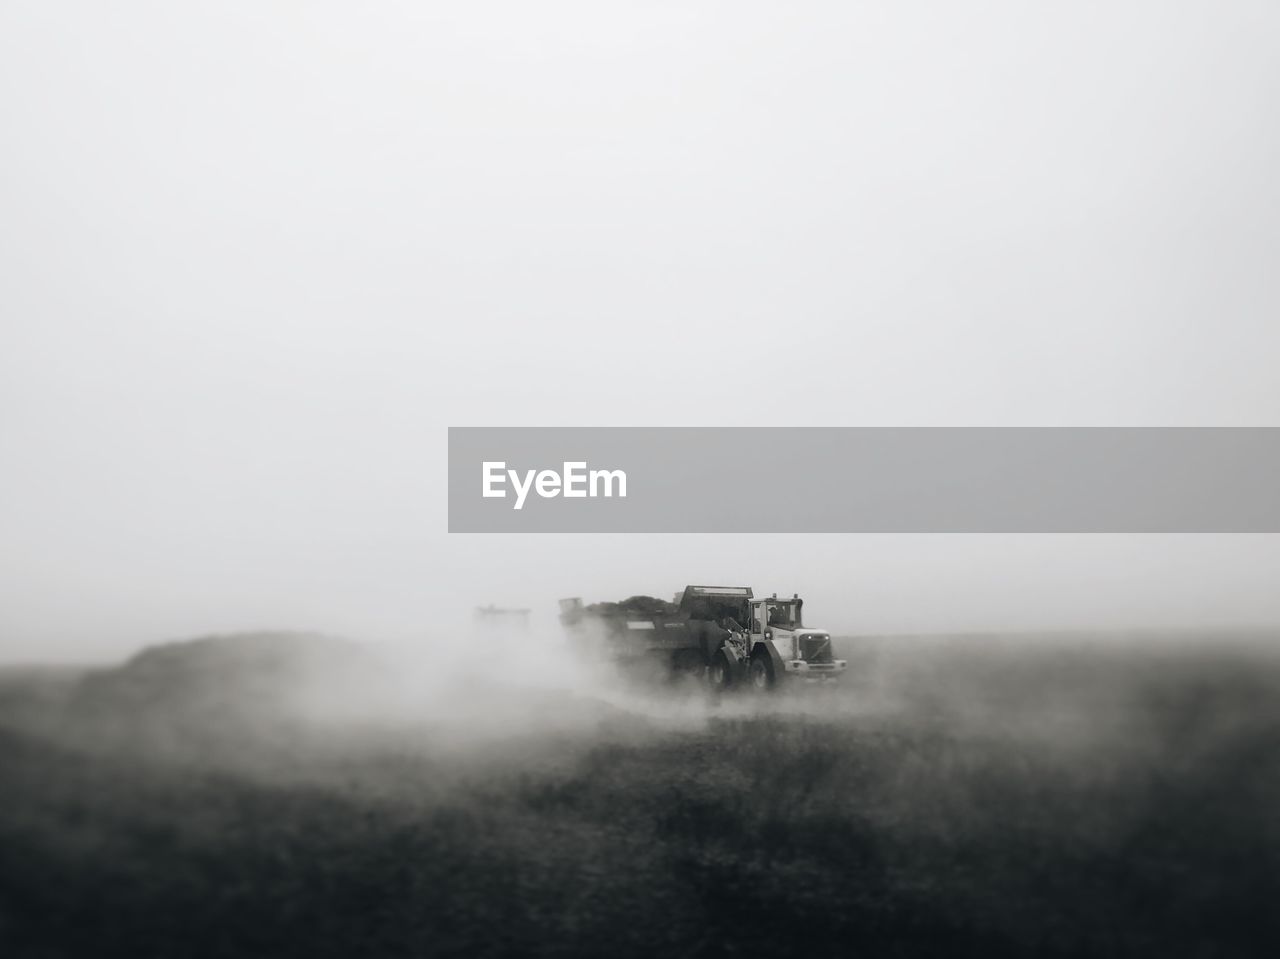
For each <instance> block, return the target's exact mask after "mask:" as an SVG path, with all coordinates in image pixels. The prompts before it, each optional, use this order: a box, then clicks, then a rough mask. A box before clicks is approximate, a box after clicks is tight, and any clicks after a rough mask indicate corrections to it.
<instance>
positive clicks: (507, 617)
mask: <svg viewBox="0 0 1280 959" xmlns="http://www.w3.org/2000/svg"><path fill="white" fill-rule="evenodd" d="M474 618H475V621H476V622H477V623H478V624H480V625H481V626H514V627H515V628H516V629H528V628H529V610H527V609H504V608H503V607H501V606H494V605H493V604H492V603H490V604H489V605H488V606H477V607H476V611H475V617H474Z"/></svg>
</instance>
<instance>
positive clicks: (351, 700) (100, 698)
mask: <svg viewBox="0 0 1280 959" xmlns="http://www.w3.org/2000/svg"><path fill="white" fill-rule="evenodd" d="M388 685H389V674H388V672H387V671H386V670H385V669H384V668H383V667H382V665H381V663H380V662H379V660H378V659H377V657H375V656H374V655H373V654H372V653H371V652H370V651H369V650H368V649H366V648H365V647H362V646H360V645H358V644H356V643H352V642H350V641H347V640H343V639H338V638H335V637H331V636H323V635H316V634H311V633H242V634H235V635H228V636H207V637H203V638H200V639H193V640H188V641H185V642H174V643H166V644H164V645H161V646H152V647H148V648H147V649H144V650H143V651H142V652H140V653H138V654H137V655H135V656H134V657H132V658H131V659H129V660H128V661H127V662H125V663H124V664H123V665H121V666H118V667H115V668H112V669H106V670H101V671H97V672H93V673H90V674H89V675H88V676H86V677H84V678H83V679H82V680H81V681H80V683H79V686H78V688H77V689H76V690H75V692H74V694H73V695H72V697H71V700H70V702H69V704H68V705H69V718H70V719H72V720H73V721H77V722H82V723H83V722H90V723H93V724H94V725H96V726H98V727H99V728H101V729H103V730H108V731H109V730H113V729H114V730H119V729H127V730H129V731H130V732H131V733H135V734H136V733H137V732H138V731H139V729H143V728H146V729H149V730H150V731H151V733H153V734H160V735H162V736H163V735H165V734H172V735H177V734H181V735H182V736H184V737H188V736H190V735H191V734H193V733H204V734H207V735H216V734H226V733H233V732H236V731H244V730H246V729H249V728H258V727H261V726H262V725H264V724H270V723H282V722H299V721H303V720H306V721H311V720H315V719H317V718H324V717H329V718H334V719H340V718H350V717H351V715H352V712H353V710H358V709H359V708H360V706H361V705H363V704H367V703H371V702H377V701H378V700H379V698H380V697H381V696H382V694H383V693H384V692H385V690H386V688H387V687H388ZM150 738H154V735H153V736H152V737H150Z"/></svg>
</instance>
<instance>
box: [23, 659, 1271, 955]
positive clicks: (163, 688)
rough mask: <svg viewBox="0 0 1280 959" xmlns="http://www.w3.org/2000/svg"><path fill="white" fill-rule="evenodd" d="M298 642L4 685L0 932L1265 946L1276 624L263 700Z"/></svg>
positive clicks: (790, 948) (534, 946)
mask: <svg viewBox="0 0 1280 959" xmlns="http://www.w3.org/2000/svg"><path fill="white" fill-rule="evenodd" d="M272 643H276V645H275V646H273V645H272ZM310 643H311V641H310V640H308V639H296V638H295V639H294V640H289V641H288V642H287V643H285V645H284V647H279V645H278V642H277V641H276V640H272V639H271V638H270V637H265V638H261V642H260V643H259V641H258V640H257V639H255V638H246V639H242V640H237V641H235V642H230V641H212V642H210V643H206V644H205V645H203V646H197V647H175V648H173V649H170V650H169V651H168V652H167V653H165V656H167V657H168V658H167V659H166V658H165V656H160V655H153V656H152V657H151V659H146V658H142V659H139V660H135V661H133V662H132V663H130V664H129V665H128V666H126V667H124V668H122V669H117V670H113V671H109V672H106V673H89V674H83V673H80V672H76V671H48V670H21V671H15V670H10V671H8V672H6V673H4V674H3V679H2V680H0V790H2V791H3V796H4V801H3V804H2V805H0V953H3V954H5V955H8V956H47V957H59V956H129V957H134V959H143V957H151V956H155V957H174V956H190V957H202V956H226V957H231V956H308V957H324V956H333V957H344V959H349V957H353V956H379V957H387V956H453V955H457V956H468V957H482V956H521V955H556V956H578V955H581V956H588V955H591V956H598V955H627V956H655V955H660V956H666V955H685V956H751V955H807V956H826V955H832V956H835V955H840V956H846V955H857V954H859V953H861V954H863V955H877V956H880V955H893V956H917V955H919V956H924V955H949V956H954V955H982V956H988V957H989V956H1000V955H1032V954H1033V955H1047V956H1111V955H1117V956H1118V955H1125V956H1139V955H1141V956H1150V955H1160V956H1246V955H1257V956H1262V955H1275V954H1277V953H1276V951H1275V950H1276V947H1277V945H1278V944H1280V919H1278V918H1277V917H1278V915H1280V910H1277V909H1276V903H1277V901H1278V900H1277V894H1278V893H1280V815H1278V814H1277V810H1278V809H1280V696H1278V694H1280V655H1277V653H1276V650H1278V649H1280V640H1278V639H1277V637H1266V636H1257V637H1239V636H1234V637H1181V638H1170V637H1158V636H1134V637H1127V638H1124V639H1123V640H1118V639H1117V638H1116V637H1087V636H1059V637H1008V638H990V637H987V638H984V637H953V638H948V639H940V638H899V639H889V638H883V639H865V638H864V639H861V640H845V641H844V642H843V643H842V645H841V649H840V652H841V653H842V654H843V655H845V656H847V657H849V658H850V660H851V662H852V664H853V665H852V667H851V670H852V677H851V679H850V681H848V682H846V683H845V684H843V685H842V686H841V687H840V688H839V689H837V690H820V691H819V694H818V695H815V696H801V695H785V696H782V697H779V698H777V699H775V700H770V701H769V702H767V703H761V702H759V701H756V700H748V699H726V700H724V701H722V702H720V703H718V704H717V703H709V702H706V701H705V700H704V699H702V698H700V697H698V696H697V695H696V694H691V693H688V692H687V691H657V690H641V691H627V690H609V691H602V690H592V691H591V692H590V693H583V692H579V693H577V694H575V693H573V692H572V691H565V690H555V689H545V688H544V689H531V688H524V689H519V690H512V689H504V688H502V687H501V685H500V684H498V685H494V684H488V685H480V686H477V685H468V686H466V687H465V688H459V689H455V690H452V691H450V692H440V691H437V692H436V693H434V694H433V697H434V698H433V708H432V709H430V710H426V711H423V712H412V711H410V712H409V713H405V712H398V711H387V712H385V713H369V712H367V711H366V712H362V711H360V710H347V711H341V710H340V711H338V712H339V713H340V716H339V717H337V718H335V717H328V718H323V717H321V718H317V717H316V715H315V714H314V713H313V712H312V711H310V707H311V706H315V705H316V703H317V702H318V703H319V704H321V706H322V705H323V702H324V700H325V696H324V695H323V692H324V687H323V684H321V685H320V686H314V685H313V686H311V687H309V690H310V692H309V694H308V697H309V698H308V697H303V698H302V699H297V698H290V696H286V695H285V693H284V690H285V689H286V686H288V688H289V689H291V690H293V689H296V687H297V678H298V676H299V674H300V673H299V669H298V667H297V661H298V658H299V655H300V654H299V650H300V649H310V648H311V646H310V645H309V644H310ZM259 646H262V647H264V648H270V649H273V650H275V652H272V653H271V654H270V655H268V656H267V658H266V660H263V659H262V657H261V656H260V655H259V653H258V652H257V650H258V649H259ZM325 649H326V651H325V652H324V653H323V654H322V655H320V656H319V657H313V658H312V659H311V660H309V665H308V667H307V670H303V672H308V675H311V674H315V673H325V672H326V671H330V672H336V673H340V674H341V675H343V676H344V677H345V679H346V680H347V681H350V680H351V677H352V675H353V674H356V673H359V670H358V669H353V668H352V664H353V663H354V662H355V661H356V660H355V659H352V658H351V657H356V658H358V655H359V654H357V653H354V652H352V650H349V649H346V648H344V647H340V646H336V645H335V646H333V647H331V648H330V647H325ZM193 650H196V652H193ZM228 650H230V652H228ZM307 656H311V654H310V653H308V654H307ZM246 657H248V658H247V659H246ZM316 661H319V662H320V663H321V666H320V667H316V666H315V662H316ZM264 662H265V665H264ZM335 664H337V665H338V666H339V667H341V668H339V669H336V670H334V669H333V667H334V666H335ZM358 681H359V683H360V684H362V688H365V689H366V691H367V690H368V689H375V690H376V687H377V682H378V680H377V679H376V677H374V676H373V674H372V673H370V674H369V675H362V676H360V677H359V680H358ZM304 702H305V703H306V704H307V707H308V708H305V709H304V708H303V707H302V706H301V705H300V704H301V703H304Z"/></svg>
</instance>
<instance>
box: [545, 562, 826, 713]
mask: <svg viewBox="0 0 1280 959" xmlns="http://www.w3.org/2000/svg"><path fill="white" fill-rule="evenodd" d="M803 606H804V600H802V599H801V598H800V596H799V594H794V595H792V597H791V598H790V599H779V598H778V595H777V594H776V593H774V594H773V595H772V596H770V597H768V598H759V599H757V598H756V597H755V595H754V594H753V592H752V590H751V587H749V586H686V587H685V588H684V589H683V590H681V591H680V592H679V593H677V594H676V595H675V599H674V601H673V602H670V603H668V602H666V601H664V600H660V599H655V598H654V597H652V596H632V597H630V598H629V599H625V600H623V601H622V602H619V603H593V604H591V605H584V604H583V602H582V600H581V599H580V598H578V597H573V598H570V599H562V600H561V601H560V622H561V623H562V624H563V626H564V628H565V630H566V631H567V632H568V633H569V636H570V637H571V638H572V639H573V640H574V641H575V644H576V645H577V646H578V648H579V649H580V650H581V651H583V652H585V653H587V654H588V655H594V656H596V657H599V658H605V659H611V660H615V661H618V662H620V663H623V664H627V663H648V664H651V665H656V666H657V667H659V668H660V669H666V670H670V671H671V673H672V674H675V675H681V674H684V675H693V676H697V677H700V678H705V680H706V682H707V684H708V685H709V686H710V687H711V688H712V689H713V690H717V691H718V690H727V689H730V688H732V687H734V686H739V685H743V686H747V687H749V688H751V689H753V690H755V691H757V692H767V691H769V690H772V689H776V688H778V687H779V686H780V685H781V684H783V683H789V682H799V681H807V682H825V681H830V680H834V679H836V678H838V677H839V676H840V675H841V674H842V673H843V672H844V671H845V670H846V668H847V667H848V664H847V663H846V662H845V661H844V660H842V659H835V658H834V655H833V652H832V648H831V634H830V633H829V632H827V631H826V630H824V629H813V628H811V627H807V626H805V625H804V622H803V618H802V616H801V610H802V608H803Z"/></svg>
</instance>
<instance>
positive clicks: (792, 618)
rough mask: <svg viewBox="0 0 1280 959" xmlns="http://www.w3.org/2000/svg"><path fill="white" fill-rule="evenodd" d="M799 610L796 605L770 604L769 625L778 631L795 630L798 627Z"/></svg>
mask: <svg viewBox="0 0 1280 959" xmlns="http://www.w3.org/2000/svg"><path fill="white" fill-rule="evenodd" d="M799 614H800V609H799V606H798V605H797V604H796V603H770V604H769V625H770V626H777V627H778V628H779V629H796V628H798V627H799V626H800V615H799Z"/></svg>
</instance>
